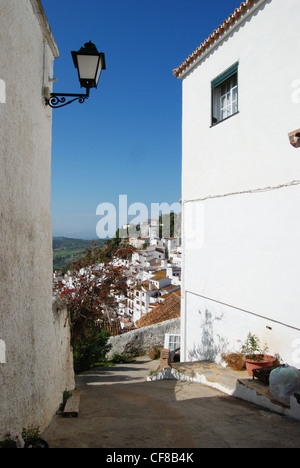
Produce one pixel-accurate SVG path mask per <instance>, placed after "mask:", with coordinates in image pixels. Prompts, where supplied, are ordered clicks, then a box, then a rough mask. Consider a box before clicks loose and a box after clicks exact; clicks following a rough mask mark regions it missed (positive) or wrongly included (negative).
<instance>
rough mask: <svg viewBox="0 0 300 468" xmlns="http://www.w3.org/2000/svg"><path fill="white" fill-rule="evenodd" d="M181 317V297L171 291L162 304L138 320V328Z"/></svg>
mask: <svg viewBox="0 0 300 468" xmlns="http://www.w3.org/2000/svg"><path fill="white" fill-rule="evenodd" d="M179 317H180V297H178V296H177V295H176V294H174V293H171V294H170V295H169V296H168V297H167V298H166V299H165V300H164V301H163V302H162V303H161V304H159V305H158V306H156V307H155V309H153V310H151V312H148V313H147V314H146V315H144V317H142V318H141V319H140V320H138V321H137V322H136V327H137V328H143V327H147V326H149V325H155V324H156V323H161V322H165V321H166V320H171V319H174V318H179Z"/></svg>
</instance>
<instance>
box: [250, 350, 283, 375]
mask: <svg viewBox="0 0 300 468" xmlns="http://www.w3.org/2000/svg"><path fill="white" fill-rule="evenodd" d="M255 356H256V359H253V358H252V359H251V357H250V356H244V361H245V363H246V369H247V371H248V374H249V375H250V377H253V369H260V368H261V367H271V366H273V365H274V362H275V361H276V358H275V357H274V356H269V355H268V354H256V355H255Z"/></svg>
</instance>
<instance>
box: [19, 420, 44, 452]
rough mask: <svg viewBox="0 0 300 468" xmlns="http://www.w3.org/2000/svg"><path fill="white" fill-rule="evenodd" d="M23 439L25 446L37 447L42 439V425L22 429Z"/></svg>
mask: <svg viewBox="0 0 300 468" xmlns="http://www.w3.org/2000/svg"><path fill="white" fill-rule="evenodd" d="M22 439H23V440H24V442H25V448H37V445H38V444H39V441H40V439H41V429H40V426H34V425H31V426H27V427H24V428H23V429H22Z"/></svg>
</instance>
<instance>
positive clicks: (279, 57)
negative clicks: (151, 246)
mask: <svg viewBox="0 0 300 468" xmlns="http://www.w3.org/2000/svg"><path fill="white" fill-rule="evenodd" d="M260 5H261V6H260V7H259V8H258V9H256V10H255V11H254V12H253V14H252V15H251V16H250V17H249V18H247V20H244V21H239V23H238V24H237V25H236V26H235V29H234V30H232V32H231V33H230V34H229V35H228V36H227V37H226V39H225V40H224V41H223V42H222V43H220V44H219V45H218V46H217V47H215V48H213V49H212V50H211V52H210V53H209V54H207V56H206V57H204V58H203V60H202V61H201V62H200V63H199V64H198V65H197V66H196V67H195V68H194V69H192V70H191V71H190V72H189V73H188V74H187V75H186V76H185V77H184V78H183V175H182V199H183V232H184V236H183V288H182V289H183V302H182V311H183V313H182V333H183V340H182V341H183V347H184V348H185V355H183V356H182V358H183V359H184V360H198V359H203V358H204V359H205V358H207V357H208V358H211V357H213V358H215V359H217V356H218V355H219V354H220V353H221V352H224V351H234V350H237V348H238V347H239V345H240V341H239V340H244V339H245V338H246V335H247V334H248V332H252V333H255V334H257V335H259V337H260V338H261V340H262V341H263V342H265V341H266V342H267V344H268V345H269V348H270V351H271V352H272V353H277V354H278V355H280V357H281V358H282V359H283V360H284V361H285V362H290V363H293V364H297V362H296V361H298V360H299V362H298V365H300V359H299V358H300V353H299V352H298V350H299V348H300V346H299V345H300V341H299V340H300V317H299V279H300V262H299V260H300V244H299V239H300V237H299V234H300V210H299V205H300V152H299V151H298V150H296V149H294V148H292V147H291V146H290V144H289V139H288V133H289V132H290V131H293V130H295V129H297V128H299V127H300V103H299V99H298V98H299V78H300V69H299V66H298V64H297V62H295V60H294V49H295V44H297V43H299V42H300V30H299V24H298V20H299V14H300V4H299V2H298V1H297V0H289V1H288V2H285V3H284V5H283V3H282V2H281V1H280V0H271V1H270V0H266V1H264V2H260ZM279 31H280V33H279ZM237 61H238V62H239V79H238V81H239V113H238V114H237V115H235V116H233V117H232V118H230V119H228V120H227V121H224V122H222V123H220V124H218V125H216V126H215V127H213V128H210V125H211V81H212V80H213V79H214V78H216V77H217V76H218V75H220V74H221V73H222V72H224V71H225V70H226V69H227V68H229V67H230V66H231V65H233V64H234V63H235V62H237ZM297 86H298V88H297ZM193 210H194V213H196V212H197V210H198V219H199V220H200V221H199V225H198V226H196V227H195V217H193V216H191V215H190V213H191V212H192V211H193ZM191 220H193V223H192V222H191Z"/></svg>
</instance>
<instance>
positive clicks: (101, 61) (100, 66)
mask: <svg viewBox="0 0 300 468" xmlns="http://www.w3.org/2000/svg"><path fill="white" fill-rule="evenodd" d="M102 68H103V58H102V57H100V63H99V67H98V71H97V76H96V86H97V85H98V82H99V78H100V75H101V72H102Z"/></svg>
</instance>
